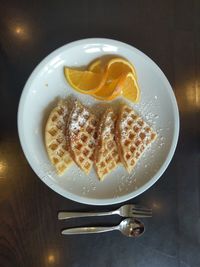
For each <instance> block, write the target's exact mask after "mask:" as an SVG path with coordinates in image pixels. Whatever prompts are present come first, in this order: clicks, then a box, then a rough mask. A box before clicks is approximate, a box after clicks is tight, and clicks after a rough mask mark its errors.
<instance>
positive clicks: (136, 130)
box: [116, 105, 157, 173]
mask: <svg viewBox="0 0 200 267" xmlns="http://www.w3.org/2000/svg"><path fill="white" fill-rule="evenodd" d="M156 137H157V134H156V132H154V130H153V129H152V128H151V127H150V126H149V125H148V124H147V123H146V122H145V121H144V120H143V119H142V118H141V117H139V116H138V115H137V114H136V113H135V111H134V110H133V109H132V108H130V107H129V106H127V105H123V106H122V107H121V110H120V113H119V117H118V120H117V126H116V139H117V144H118V151H119V155H120V160H121V162H122V163H123V164H124V166H125V168H126V169H127V171H128V172H129V173H130V172H131V171H132V170H133V168H134V166H135V165H136V163H137V161H138V160H139V159H140V157H141V156H142V154H143V153H144V151H145V150H146V149H147V147H148V146H149V145H150V144H151V143H152V142H153V141H154V140H155V139H156Z"/></svg>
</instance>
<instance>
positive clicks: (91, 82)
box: [64, 67, 104, 94]
mask: <svg viewBox="0 0 200 267" xmlns="http://www.w3.org/2000/svg"><path fill="white" fill-rule="evenodd" d="M64 75H65V78H66V80H67V81H68V82H69V84H70V85H71V86H72V87H73V88H74V89H76V90H77V91H78V92H81V93H84V94H91V93H94V92H96V91H98V90H99V88H101V87H102V85H103V84H104V78H103V74H100V73H94V72H91V71H82V70H76V69H71V68H67V67H64Z"/></svg>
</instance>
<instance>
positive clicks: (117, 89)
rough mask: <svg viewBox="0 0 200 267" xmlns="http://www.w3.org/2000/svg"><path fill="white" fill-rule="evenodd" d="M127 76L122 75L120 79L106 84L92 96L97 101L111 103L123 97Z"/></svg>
mask: <svg viewBox="0 0 200 267" xmlns="http://www.w3.org/2000/svg"><path fill="white" fill-rule="evenodd" d="M125 79H126V75H121V76H120V77H119V78H118V79H115V80H113V81H112V82H110V83H105V84H104V86H102V87H101V88H100V89H99V90H98V91H97V92H96V93H94V94H92V96H94V97H95V98H96V99H99V100H105V101H111V100H113V99H115V98H116V97H118V96H119V95H121V92H122V88H123V84H124V82H125Z"/></svg>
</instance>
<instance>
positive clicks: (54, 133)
mask: <svg viewBox="0 0 200 267" xmlns="http://www.w3.org/2000/svg"><path fill="white" fill-rule="evenodd" d="M68 114H69V112H68V107H67V105H66V102H65V101H64V100H60V101H59V102H58V105H57V106H56V107H55V108H54V109H53V110H52V111H51V113H50V115H49V118H48V120H47V123H46V128H45V145H46V150H47V153H48V156H49V159H50V161H51V162H52V164H53V165H54V166H55V168H56V171H57V173H58V175H62V174H63V173H64V172H65V170H66V169H67V168H68V167H69V166H70V164H71V163H72V159H71V156H70V154H69V149H68V147H67V142H66V138H65V130H66V129H65V128H66V125H67V122H66V121H67V116H68Z"/></svg>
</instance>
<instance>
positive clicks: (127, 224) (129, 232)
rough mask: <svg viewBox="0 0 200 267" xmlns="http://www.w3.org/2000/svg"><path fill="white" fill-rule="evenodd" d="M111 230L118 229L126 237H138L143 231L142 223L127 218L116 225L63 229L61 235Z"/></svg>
mask: <svg viewBox="0 0 200 267" xmlns="http://www.w3.org/2000/svg"><path fill="white" fill-rule="evenodd" d="M113 230H119V231H120V232H121V233H122V234H123V235H125V236H128V237H139V236H140V235H142V234H143V233H144V224H143V223H142V222H141V221H139V220H136V219H133V218H127V219H125V220H123V221H121V223H120V224H119V225H116V226H105V227H104V226H97V227H76V228H69V229H64V230H62V232H61V233H62V234H63V235H74V234H94V233H104V232H109V231H113Z"/></svg>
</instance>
